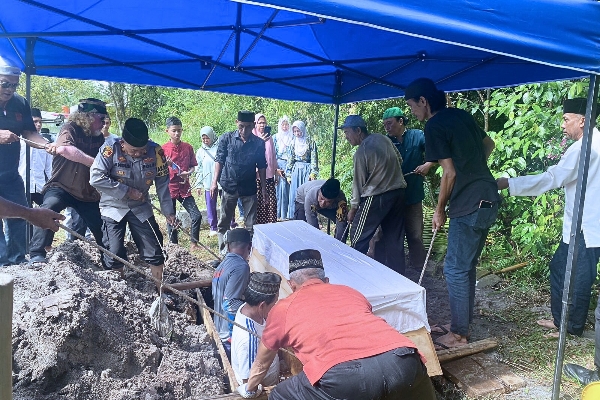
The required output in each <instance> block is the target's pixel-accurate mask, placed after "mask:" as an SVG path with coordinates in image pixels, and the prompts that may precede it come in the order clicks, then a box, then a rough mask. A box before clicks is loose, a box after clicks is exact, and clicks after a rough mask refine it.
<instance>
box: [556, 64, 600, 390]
mask: <svg viewBox="0 0 600 400" xmlns="http://www.w3.org/2000/svg"><path fill="white" fill-rule="evenodd" d="M598 86H599V81H598V77H597V76H596V75H590V87H589V90H588V99H587V108H586V110H585V126H584V128H583V138H582V139H581V141H582V142H581V155H580V157H579V166H578V168H577V187H576V189H575V204H574V206H573V219H572V221H571V233H570V236H569V251H568V253H567V265H566V269H565V282H564V288H563V296H562V311H561V315H560V333H559V337H558V350H557V352H556V364H555V368H554V382H553V384H552V400H558V399H559V395H560V383H561V377H562V368H563V361H564V356H565V342H566V335H567V318H568V317H569V308H568V304H569V301H570V300H571V290H572V289H573V275H575V274H576V271H577V267H578V266H577V255H578V254H577V249H578V246H579V242H580V237H581V235H579V234H578V233H579V232H580V231H581V220H582V218H583V205H584V201H585V192H586V186H587V180H588V170H589V165H590V154H591V152H592V134H593V130H594V123H593V122H594V121H592V119H591V116H592V115H595V114H596V109H597V101H596V98H597V97H598Z"/></svg>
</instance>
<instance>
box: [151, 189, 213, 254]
mask: <svg viewBox="0 0 600 400" xmlns="http://www.w3.org/2000/svg"><path fill="white" fill-rule="evenodd" d="M150 205H151V206H152V208H153V209H154V210H155V211H156V212H159V213H161V214H162V211H161V210H160V209H159V208H158V207H156V206H155V205H154V204H152V202H151V201H150ZM172 229H173V230H175V229H176V228H175V227H172ZM177 229H181V230H182V231H183V232H184V233H185V234H186V235H188V236H189V237H190V239H193V238H194V237H193V236H192V232H191V231H190V230H189V229H185V228H184V227H183V226H179V227H178V228H177ZM198 244H199V245H200V246H202V248H203V249H204V250H206V251H208V252H209V253H210V254H211V255H212V256H213V257H215V258H216V259H217V260H219V261H222V260H221V257H219V256H218V255H216V254H215V253H214V252H213V251H212V250H211V249H209V248H208V247H206V246H205V245H204V244H203V243H202V242H201V241H199V240H198Z"/></svg>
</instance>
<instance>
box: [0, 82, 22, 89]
mask: <svg viewBox="0 0 600 400" xmlns="http://www.w3.org/2000/svg"><path fill="white" fill-rule="evenodd" d="M0 87H1V88H2V89H8V88H10V89H16V88H18V87H19V82H17V83H10V82H6V81H2V82H0Z"/></svg>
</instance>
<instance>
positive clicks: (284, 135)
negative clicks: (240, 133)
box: [273, 115, 294, 219]
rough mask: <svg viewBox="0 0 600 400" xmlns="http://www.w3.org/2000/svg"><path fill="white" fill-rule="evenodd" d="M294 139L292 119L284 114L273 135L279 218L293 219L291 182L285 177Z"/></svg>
mask: <svg viewBox="0 0 600 400" xmlns="http://www.w3.org/2000/svg"><path fill="white" fill-rule="evenodd" d="M293 141H294V133H293V132H292V127H291V125H290V119H289V117H288V116H287V115H284V116H283V117H281V118H279V124H278V126H277V134H276V135H275V136H273V144H274V145H275V155H276V157H277V174H278V175H279V177H280V179H279V182H278V183H277V187H276V189H277V191H276V194H277V218H278V219H293V215H289V214H288V203H289V197H290V184H289V182H288V181H287V179H285V169H286V168H287V163H288V157H289V155H290V146H291V145H292V143H293Z"/></svg>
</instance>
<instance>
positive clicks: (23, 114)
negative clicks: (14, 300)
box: [0, 57, 48, 267]
mask: <svg viewBox="0 0 600 400" xmlns="http://www.w3.org/2000/svg"><path fill="white" fill-rule="evenodd" d="M20 76H21V70H20V69H19V68H18V67H15V66H12V65H9V64H8V63H7V62H6V61H4V60H3V59H2V58H1V57H0V194H2V196H3V197H4V198H5V199H6V200H9V201H11V202H13V203H17V204H20V205H22V206H25V207H27V206H28V205H27V199H26V198H25V186H24V185H23V179H22V178H21V176H20V175H19V170H18V167H19V157H20V152H21V145H20V143H19V137H21V136H22V137H24V138H26V139H29V140H31V141H33V142H36V143H39V147H38V148H40V149H42V148H44V146H45V145H46V144H48V141H47V140H46V139H44V138H43V137H42V136H40V134H39V133H37V130H36V128H35V125H34V123H33V118H32V117H31V109H30V108H29V103H28V102H27V100H25V99H24V98H23V97H21V96H19V95H18V94H17V93H15V91H16V90H17V87H18V86H19V78H20ZM25 227H26V222H25V220H23V219H17V218H9V219H5V220H4V224H3V222H2V221H1V220H0V267H2V266H4V265H11V264H19V263H22V262H23V261H25V244H26V233H25ZM3 228H4V229H3ZM5 232H6V236H5Z"/></svg>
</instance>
